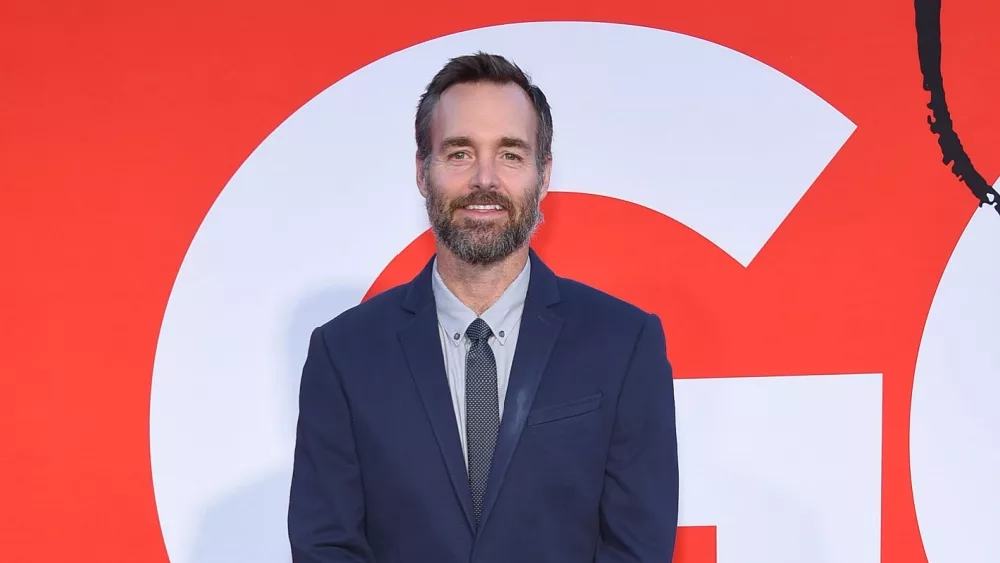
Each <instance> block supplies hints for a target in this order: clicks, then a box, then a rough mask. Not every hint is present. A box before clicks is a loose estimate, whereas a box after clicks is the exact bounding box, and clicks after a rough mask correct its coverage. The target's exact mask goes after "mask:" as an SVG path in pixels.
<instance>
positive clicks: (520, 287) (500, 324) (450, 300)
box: [431, 258, 531, 346]
mask: <svg viewBox="0 0 1000 563" xmlns="http://www.w3.org/2000/svg"><path fill="white" fill-rule="evenodd" d="M530 275H531V260H527V261H526V262H525V264H524V268H523V269H522V270H521V273H519V274H518V275H517V277H516V278H514V281H513V282H511V284H510V285H509V286H507V289H506V290H504V292H503V294H502V295H501V296H500V298H499V299H497V301H496V303H494V304H493V305H492V306H490V308H489V309H487V310H486V311H485V312H483V314H482V316H481V318H482V319H483V320H484V321H486V324H487V325H489V327H490V330H492V331H493V336H494V337H495V338H496V339H497V341H498V342H499V343H500V345H501V346H502V345H504V344H505V343H506V342H507V338H509V337H510V333H511V330H512V329H513V328H514V327H515V325H516V324H517V323H518V322H519V321H520V320H521V312H522V311H523V309H524V300H525V297H526V295H527V293H528V279H529V277H530ZM431 288H432V290H433V291H434V302H435V305H436V307H437V316H438V322H440V323H441V326H442V327H444V329H445V331H446V332H447V334H448V341H449V342H451V343H452V345H454V346H458V345H460V344H462V342H463V341H464V338H463V337H464V336H465V330H466V329H467V328H468V327H469V325H470V324H472V321H474V320H476V313H475V312H474V311H473V310H472V309H470V308H469V307H468V306H466V305H465V303H462V302H461V301H460V300H459V299H458V297H456V296H455V294H454V293H452V292H451V290H450V289H448V286H446V285H445V284H444V280H443V279H441V274H440V273H438V269H437V258H435V259H434V268H433V276H432V280H431Z"/></svg>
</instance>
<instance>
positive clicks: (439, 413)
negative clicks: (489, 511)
mask: <svg viewBox="0 0 1000 563" xmlns="http://www.w3.org/2000/svg"><path fill="white" fill-rule="evenodd" d="M432 264H433V260H432V261H431V262H430V263H429V264H428V265H427V267H425V268H424V271H423V272H421V273H420V275H419V276H417V278H416V279H414V280H413V281H412V282H411V284H410V288H409V291H408V293H407V296H406V298H405V301H404V307H405V308H407V309H409V310H410V311H412V312H414V313H416V316H415V317H414V318H413V320H412V321H411V322H410V324H408V325H407V326H406V327H405V328H403V330H401V331H400V333H399V338H400V342H401V343H402V345H403V350H404V352H405V354H406V360H407V362H408V363H409V366H410V373H411V374H412V375H413V381H414V383H415V384H416V386H417V391H418V392H419V393H420V398H421V400H422V401H423V404H424V409H426V411H427V416H428V418H429V419H430V422H431V427H432V428H433V430H434V437H435V438H436V439H437V443H438V447H440V449H441V455H442V456H443V457H444V463H445V467H447V469H448V476H449V477H450V478H451V484H452V486H453V487H454V489H455V494H456V495H457V497H458V502H459V504H460V505H461V506H462V510H463V512H465V518H466V522H467V523H468V524H469V528H470V529H475V525H474V517H473V513H472V496H471V493H470V491H469V474H468V471H467V470H466V467H465V456H464V455H463V454H462V445H461V442H460V440H459V435H458V424H457V423H456V421H455V408H454V405H452V402H451V390H450V389H449V388H448V377H447V372H446V371H445V365H444V355H443V353H442V351H441V340H440V336H439V334H438V324H437V310H436V309H435V307H434V296H433V293H432V290H431V280H430V273H431V271H430V268H431V265H432Z"/></svg>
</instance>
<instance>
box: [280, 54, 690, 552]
mask: <svg viewBox="0 0 1000 563" xmlns="http://www.w3.org/2000/svg"><path fill="white" fill-rule="evenodd" d="M416 140H417V155H416V180H417V185H418V186H419V189H420V193H421V194H422V195H423V196H424V198H425V200H426V203H427V213H428V216H429V218H430V223H431V225H432V227H433V231H434V234H435V236H436V240H437V251H436V254H435V256H434V258H433V259H431V260H430V261H428V263H427V265H426V266H425V267H424V268H423V271H422V272H420V274H419V275H417V276H416V278H414V279H413V280H412V281H410V282H409V283H407V284H405V285H402V286H400V287H396V288H393V289H390V290H388V291H385V292H383V293H382V294H380V295H378V296H375V297H373V298H371V299H369V300H368V301H366V302H365V303H363V304H361V305H358V306H356V307H354V308H352V309H350V310H348V311H345V312H344V313H342V314H341V315H339V316H338V317H337V318H335V319H333V320H332V321H330V322H328V323H327V324H325V325H324V326H322V327H319V328H317V329H316V330H315V331H314V332H313V334H312V338H311V341H310V345H309V352H308V356H307V359H306V361H305V367H304V368H303V373H302V382H301V391H300V412H299V422H298V434H297V440H296V447H295V460H294V471H293V476H292V486H291V497H290V506H289V514H288V529H289V538H290V540H291V547H292V555H293V561H294V562H295V563H334V562H341V561H364V562H372V561H378V562H379V563H393V562H396V563H410V562H413V563H452V562H456V563H457V562H481V563H559V562H573V563H583V562H595V563H611V562H625V561H629V562H642V563H653V562H663V563H667V562H669V561H671V559H672V555H673V547H674V538H675V534H676V527H677V496H678V475H677V471H678V469H677V439H676V430H675V423H674V395H673V378H672V371H671V366H670V364H669V363H668V360H667V357H666V349H665V341H664V333H663V328H662V325H661V323H660V320H659V319H658V318H657V317H656V316H654V315H651V314H648V313H645V312H643V311H641V310H639V309H638V308H636V307H634V306H632V305H629V304H627V303H625V302H622V301H620V300H618V299H615V298H613V297H611V296H609V295H606V294H604V293H601V292H599V291H597V290H595V289H592V288H590V287H587V286H585V285H583V284H581V283H578V282H575V281H571V280H568V279H564V278H561V277H558V276H556V275H555V274H554V273H553V272H552V271H551V270H550V269H549V268H547V267H546V265H545V264H544V263H543V262H542V261H541V260H540V259H539V257H538V255H537V254H535V252H534V251H533V250H532V249H530V248H529V241H530V238H531V235H532V234H533V233H534V231H535V228H536V227H537V225H538V224H539V222H540V221H541V213H540V210H539V202H540V201H541V200H542V198H544V197H545V195H546V192H547V190H548V186H549V177H550V174H551V170H552V156H551V144H552V118H551V113H550V110H549V106H548V103H547V102H546V99H545V96H544V95H543V93H542V91H541V90H540V89H538V88H537V87H536V86H534V85H532V84H531V83H530V82H529V79H528V77H527V76H526V75H525V74H524V73H523V72H522V71H521V70H520V69H519V68H518V67H517V66H515V65H514V64H512V63H510V62H508V61H507V60H505V59H504V58H502V57H498V56H493V55H488V54H483V53H478V54H476V55H472V56H465V57H459V58H456V59H452V60H451V61H450V62H448V64H447V65H446V66H445V67H444V68H443V69H442V70H441V71H440V72H439V73H438V74H437V75H436V76H435V77H434V79H433V80H432V81H431V82H430V84H429V85H428V87H427V91H426V92H425V93H424V95H423V96H422V97H421V100H420V103H419V106H418V109H417V117H416ZM392 204H393V203H392V202H386V205H392ZM375 226H376V228H377V223H376V225H375ZM637 243H640V241H637Z"/></svg>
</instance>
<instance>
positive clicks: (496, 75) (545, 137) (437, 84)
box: [414, 51, 552, 173]
mask: <svg viewBox="0 0 1000 563" xmlns="http://www.w3.org/2000/svg"><path fill="white" fill-rule="evenodd" d="M476 82H486V83H491V84H499V85H505V84H511V83H513V84H517V85H518V86H520V87H521V89H522V90H524V92H525V93H526V94H528V98H529V99H530V100H531V104H532V106H534V108H535V115H536V116H537V127H536V130H537V132H536V135H535V137H536V139H535V145H536V147H535V159H536V163H537V164H538V169H539V173H541V170H542V169H543V167H544V165H545V162H546V161H547V160H548V159H549V158H550V157H551V156H552V110H551V108H550V107H549V103H548V101H547V100H546V99H545V94H544V93H542V90H541V88H539V87H538V86H535V85H534V84H532V82H531V77H530V76H529V75H528V74H527V73H525V72H524V71H523V70H521V68H520V67H518V66H517V65H516V64H514V63H513V62H511V61H509V60H507V59H506V58H504V57H502V56H500V55H494V54H490V53H484V52H482V51H479V52H477V53H475V54H472V55H463V56H460V57H455V58H452V59H449V61H448V63H447V64H445V65H444V67H442V68H441V70H439V71H438V73H437V74H436V75H434V78H433V79H431V81H430V83H429V84H428V85H427V89H426V90H425V91H424V93H423V95H421V96H420V103H419V104H418V105H417V116H416V120H415V122H414V129H415V133H416V140H417V157H418V158H419V159H420V160H421V161H423V164H424V167H425V168H426V167H427V166H429V165H430V159H431V155H432V154H433V153H434V148H433V147H432V146H431V117H432V116H433V115H434V108H435V107H436V106H437V103H438V101H439V100H440V99H441V95H442V94H444V91H445V90H447V89H448V88H450V87H452V86H454V85H456V84H465V83H476Z"/></svg>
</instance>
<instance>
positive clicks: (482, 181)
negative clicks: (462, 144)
mask: <svg viewBox="0 0 1000 563" xmlns="http://www.w3.org/2000/svg"><path fill="white" fill-rule="evenodd" d="M497 183H498V179H497V174H496V169H495V168H494V165H493V162H492V161H490V160H489V159H483V160H479V161H478V163H477V166H476V172H475V175H474V176H473V178H472V187H473V188H476V189H478V190H492V189H495V188H496V187H497Z"/></svg>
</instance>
